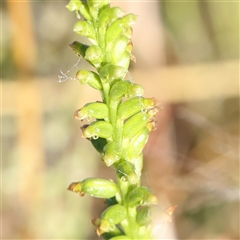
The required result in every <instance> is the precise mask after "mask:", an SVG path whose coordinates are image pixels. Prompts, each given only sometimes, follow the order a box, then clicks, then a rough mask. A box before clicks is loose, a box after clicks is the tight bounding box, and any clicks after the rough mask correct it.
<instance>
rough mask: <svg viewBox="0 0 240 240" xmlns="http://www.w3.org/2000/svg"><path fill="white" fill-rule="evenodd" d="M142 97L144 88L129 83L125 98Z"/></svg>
mask: <svg viewBox="0 0 240 240" xmlns="http://www.w3.org/2000/svg"><path fill="white" fill-rule="evenodd" d="M143 95H144V88H143V87H142V86H141V85H140V84H137V83H132V82H129V85H128V92H127V95H126V97H128V98H130V97H136V96H137V97H141V96H143Z"/></svg>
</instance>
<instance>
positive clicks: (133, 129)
mask: <svg viewBox="0 0 240 240" xmlns="http://www.w3.org/2000/svg"><path fill="white" fill-rule="evenodd" d="M148 121H149V115H148V114H147V113H144V112H139V113H137V114H135V115H134V116H132V117H131V118H129V119H128V120H127V121H126V123H125V124H124V126H123V138H128V139H131V138H133V137H134V136H135V135H136V134H137V133H138V132H139V131H140V130H141V129H143V128H144V127H145V126H146V124H147V123H148Z"/></svg>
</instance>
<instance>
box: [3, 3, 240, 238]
mask: <svg viewBox="0 0 240 240" xmlns="http://www.w3.org/2000/svg"><path fill="white" fill-rule="evenodd" d="M67 3H68V1H43V0H42V1H3V2H1V28H2V34H1V50H2V53H1V54H2V55H1V60H0V61H1V66H2V67H1V71H2V72H1V85H2V116H1V120H2V139H1V140H2V142H1V145H2V184H1V186H2V190H1V191H2V199H1V200H2V239H97V236H96V234H95V232H94V227H93V226H92V225H91V218H93V217H95V216H98V215H99V214H100V213H101V210H102V209H103V208H104V206H105V205H104V203H103V201H102V200H93V199H92V198H91V197H89V196H85V197H83V198H80V197H78V196H77V195H75V194H73V193H71V192H67V191H66V189H67V187H68V185H69V184H70V183H71V182H73V181H79V180H82V179H84V178H86V177H93V176H98V177H104V178H114V177H113V170H111V169H106V168H104V164H103V163H102V162H101V160H100V157H99V156H98V155H97V153H95V152H94V150H93V148H92V147H91V145H90V143H89V142H87V141H86V140H84V139H82V138H81V131H80V129H79V127H80V126H81V123H80V122H77V121H76V120H73V117H72V116H73V112H74V111H75V110H76V109H78V108H80V107H81V106H82V105H83V104H85V103H86V101H95V100H96V99H99V98H100V96H99V95H98V93H95V91H93V90H90V89H89V88H88V87H86V86H80V84H79V83H78V82H76V81H71V79H70V78H71V77H73V76H74V74H75V73H76V71H77V69H82V68H86V67H87V68H88V66H87V65H86V63H84V61H83V60H80V62H79V63H77V61H78V59H77V57H76V56H75V55H74V53H73V52H72V51H71V49H70V48H69V47H68V44H69V43H71V42H73V41H74V40H79V41H85V40H84V39H82V38H80V37H79V36H77V35H76V34H74V33H73V32H72V27H73V25H74V23H75V22H76V20H77V19H76V16H75V15H74V14H73V13H71V12H68V11H67V9H66V8H65V5H66V4H67ZM113 3H114V5H121V6H122V7H123V8H124V9H126V12H135V11H136V13H137V14H138V15H139V23H137V24H136V26H135V25H134V26H133V29H134V42H133V43H134V46H135V53H134V54H135V56H136V58H137V63H136V64H134V65H131V69H130V72H131V76H132V77H133V78H134V81H135V82H141V83H142V84H143V86H144V87H145V88H146V94H147V96H150V97H152V96H154V97H156V98H157V99H158V101H159V102H160V103H161V104H160V105H162V106H164V108H163V110H162V111H161V112H160V113H159V117H158V121H157V130H156V131H155V132H153V133H152V135H151V138H150V140H149V143H148V145H147V147H146V150H145V159H146V161H145V165H144V174H143V182H144V184H145V185H147V186H149V187H151V188H152V189H153V191H154V192H155V194H156V195H157V196H158V197H159V200H160V207H161V209H162V211H164V209H165V208H166V207H169V206H173V205H177V206H178V207H177V209H176V212H175V213H174V217H173V222H172V225H171V227H170V228H169V229H168V231H170V233H169V236H171V237H166V236H165V237H164V236H159V239H239V225H240V224H239V2H236V1H227V2H226V1H224V2H222V1H200V0H199V1H196V0H195V1H154V2H152V1H131V2H130V1H121V2H120V1H119V2H118V1H114V2H113ZM153 9H154V11H153ZM143 44H144V45H143ZM76 63H77V65H76V66H75V64H76ZM61 71H62V73H61ZM63 73H66V74H67V76H68V79H66V81H63V82H61V83H59V81H58V80H59V77H58V76H59V75H60V76H62V78H61V80H64V79H63V76H64V74H63ZM167 236H168V235H167Z"/></svg>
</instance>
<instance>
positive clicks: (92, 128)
mask: <svg viewBox="0 0 240 240" xmlns="http://www.w3.org/2000/svg"><path fill="white" fill-rule="evenodd" d="M112 134H113V127H112V124H111V123H110V122H106V121H96V122H93V123H91V124H90V125H89V126H88V127H86V128H84V129H83V136H84V137H85V138H90V139H91V138H93V139H97V138H99V137H101V138H111V137H112Z"/></svg>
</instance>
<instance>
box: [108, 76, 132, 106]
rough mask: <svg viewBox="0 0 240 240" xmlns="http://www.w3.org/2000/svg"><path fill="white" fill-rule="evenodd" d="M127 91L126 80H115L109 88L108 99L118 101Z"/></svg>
mask: <svg viewBox="0 0 240 240" xmlns="http://www.w3.org/2000/svg"><path fill="white" fill-rule="evenodd" d="M127 92H128V82H127V81H122V80H119V81H116V82H115V83H114V84H113V85H112V87H111V89H110V93H109V96H110V99H111V101H115V102H118V101H120V100H121V99H122V97H124V96H125V95H126V94H127Z"/></svg>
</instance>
